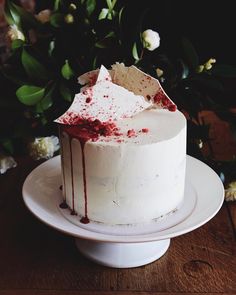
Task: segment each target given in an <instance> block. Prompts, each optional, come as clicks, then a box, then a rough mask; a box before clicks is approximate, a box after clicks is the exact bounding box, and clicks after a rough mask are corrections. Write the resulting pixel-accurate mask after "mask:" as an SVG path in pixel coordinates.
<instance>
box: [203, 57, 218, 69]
mask: <svg viewBox="0 0 236 295" xmlns="http://www.w3.org/2000/svg"><path fill="white" fill-rule="evenodd" d="M215 63H216V59H215V58H210V59H209V60H208V61H207V62H206V63H205V64H204V67H205V69H206V70H210V69H211V68H212V65H213V64H215Z"/></svg>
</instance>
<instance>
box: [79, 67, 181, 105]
mask: <svg viewBox="0 0 236 295" xmlns="http://www.w3.org/2000/svg"><path fill="white" fill-rule="evenodd" d="M103 68H104V67H103V66H102V67H101V70H100V71H99V70H94V71H90V72H88V73H85V74H83V75H82V76H80V77H79V78H78V82H79V83H80V84H81V85H85V86H84V87H83V88H82V89H81V90H84V89H86V88H88V87H90V86H92V85H94V84H95V83H96V82H97V81H99V80H100V79H99V77H98V74H99V75H101V74H100V73H102V72H103V71H104V69H103ZM106 71H107V70H106ZM108 72H109V74H110V77H111V79H112V82H113V83H115V84H117V85H119V86H121V87H124V88H126V89H127V90H129V91H131V92H133V93H134V94H136V95H141V96H143V97H144V98H145V99H146V100H147V101H149V102H151V104H152V106H151V108H160V109H168V110H169V111H175V110H176V109H177V107H176V105H175V104H174V102H173V101H172V100H171V99H170V98H169V97H168V95H167V94H166V93H165V91H164V90H163V88H162V86H161V84H160V82H159V81H158V80H157V79H155V78H153V77H151V76H150V75H148V74H146V73H144V72H142V71H141V70H139V69H138V68H137V67H135V66H131V67H126V66H125V65H124V64H123V63H116V64H114V65H112V69H111V70H109V71H108Z"/></svg>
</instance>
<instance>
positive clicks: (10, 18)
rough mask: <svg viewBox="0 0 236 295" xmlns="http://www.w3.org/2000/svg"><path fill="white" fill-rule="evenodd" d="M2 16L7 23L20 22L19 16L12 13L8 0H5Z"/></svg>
mask: <svg viewBox="0 0 236 295" xmlns="http://www.w3.org/2000/svg"><path fill="white" fill-rule="evenodd" d="M4 16H5V18H6V20H7V23H8V24H9V25H14V24H19V22H20V17H19V16H16V15H15V14H13V12H12V7H11V6H10V1H9V0H7V1H6V3H5V7H4Z"/></svg>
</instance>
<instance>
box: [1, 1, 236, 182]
mask: <svg viewBox="0 0 236 295" xmlns="http://www.w3.org/2000/svg"><path fill="white" fill-rule="evenodd" d="M52 2H53V5H50V6H49V7H44V8H45V9H50V11H49V14H45V15H44V18H43V16H42V15H41V17H40V14H38V15H33V14H32V13H30V12H27V11H25V10H24V9H23V8H22V7H20V6H19V5H17V2H15V1H13V0H12V1H10V0H7V1H6V5H5V16H6V19H7V21H8V23H9V24H10V25H11V26H14V28H15V29H17V30H18V31H20V32H21V33H22V34H23V37H24V38H22V36H21V35H19V34H18V35H17V34H15V37H14V38H13V37H11V53H10V56H9V58H8V60H7V61H6V62H5V63H4V64H3V65H2V66H1V75H0V83H1V85H3V87H4V90H3V91H2V92H3V93H4V95H3V96H1V99H0V106H1V108H0V110H1V114H0V115H1V116H0V117H1V119H0V121H2V122H4V123H3V124H0V144H1V149H2V150H4V151H5V152H8V153H10V154H13V155H14V154H17V153H20V152H22V151H23V150H24V143H25V142H26V141H27V139H28V138H29V137H35V136H46V135H51V134H57V127H56V124H53V120H54V119H55V118H57V117H58V116H59V115H60V114H62V113H63V112H64V111H65V110H66V109H67V108H68V107H69V105H70V103H71V101H72V99H73V97H74V95H75V93H78V92H79V85H78V83H77V77H78V76H79V75H80V74H82V73H84V72H87V71H90V70H92V69H96V68H97V67H99V66H100V65H101V64H104V65H105V66H107V67H110V65H111V64H113V63H115V62H117V61H119V62H124V63H125V64H126V65H131V64H134V63H135V64H136V66H138V67H139V68H140V69H142V70H144V71H145V72H148V73H150V74H151V75H152V76H154V77H156V78H158V79H159V80H160V82H161V83H162V85H163V87H164V89H165V90H166V92H167V93H168V94H169V95H170V97H171V98H173V100H174V102H175V103H176V104H177V105H178V108H179V109H180V110H181V111H183V112H184V113H185V114H188V116H187V117H188V153H189V154H191V155H193V156H195V157H197V158H199V159H201V160H203V161H205V162H207V163H210V164H211V166H213V167H215V168H216V169H217V171H218V170H219V169H218V168H219V162H217V161H215V159H214V155H213V154H208V155H205V154H204V153H203V152H202V149H201V146H200V145H199V142H200V141H202V142H203V143H205V144H207V145H209V146H210V145H211V139H210V138H209V127H210V126H208V125H206V124H205V123H204V122H202V121H201V120H200V119H199V113H200V112H201V111H203V110H212V111H213V112H215V113H216V114H217V115H218V116H219V117H220V118H221V119H223V120H225V121H227V122H228V123H229V124H230V125H231V128H232V130H234V131H235V130H236V115H235V113H234V112H233V111H232V108H233V107H235V106H236V103H235V100H234V101H232V100H228V101H227V100H226V99H222V98H223V97H225V96H227V89H226V88H225V84H227V82H226V80H227V79H236V67H234V66H232V65H224V64H218V63H217V62H216V63H215V62H210V61H202V60H201V59H200V57H199V56H198V53H197V51H196V50H195V48H194V45H193V44H192V43H191V41H190V40H189V39H187V38H186V37H184V36H183V37H182V38H181V39H180V40H178V42H177V43H176V44H175V46H174V47H173V48H170V50H171V49H172V50H173V51H175V54H173V55H170V56H169V55H168V54H167V52H165V50H164V51H163V50H162V48H165V44H162V41H161V47H160V48H158V49H156V50H155V51H148V50H147V49H145V48H143V42H142V38H141V33H142V31H144V30H145V29H147V28H145V27H143V22H144V21H145V19H146V18H148V9H147V7H145V8H144V9H143V11H142V15H140V17H139V18H137V20H136V23H134V24H132V30H129V29H127V26H129V19H130V13H133V12H132V10H130V9H127V8H126V4H124V3H125V2H124V1H123V2H122V1H119V0H102V1H96V0H73V1H68V0H53V1H50V4H52ZM133 5H134V4H133ZM37 13H39V11H37ZM47 17H48V19H47ZM132 19H134V18H132ZM133 28H135V29H133ZM127 32H129V34H128V33H127ZM8 37H9V36H8ZM161 38H162V36H161ZM13 39H14V40H13ZM176 52H178V56H176ZM156 69H161V70H162V71H163V75H162V76H160V77H158V76H157V72H156ZM6 114H8V115H6ZM9 114H11V116H9ZM210 150H211V149H210ZM229 163H230V165H232V163H235V162H234V159H232V161H231V162H229ZM225 166H227V165H226V163H224V165H223V164H222V165H221V167H225ZM222 169H223V168H222ZM225 170H227V169H225ZM235 170H236V169H235ZM235 173H236V172H235ZM235 177H236V175H235Z"/></svg>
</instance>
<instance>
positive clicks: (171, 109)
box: [168, 104, 177, 112]
mask: <svg viewBox="0 0 236 295" xmlns="http://www.w3.org/2000/svg"><path fill="white" fill-rule="evenodd" d="M176 109H177V107H176V105H175V104H172V105H170V106H168V110H169V111H170V112H175V111H176Z"/></svg>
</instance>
